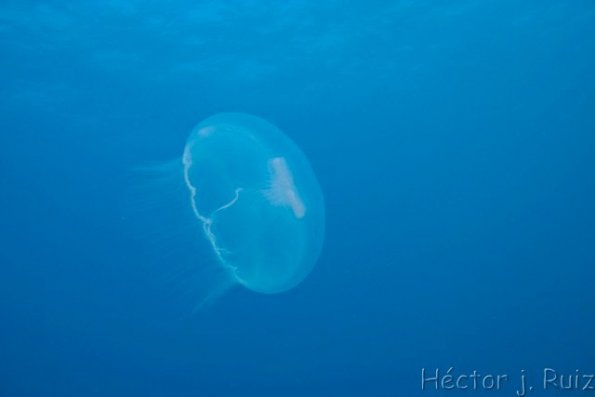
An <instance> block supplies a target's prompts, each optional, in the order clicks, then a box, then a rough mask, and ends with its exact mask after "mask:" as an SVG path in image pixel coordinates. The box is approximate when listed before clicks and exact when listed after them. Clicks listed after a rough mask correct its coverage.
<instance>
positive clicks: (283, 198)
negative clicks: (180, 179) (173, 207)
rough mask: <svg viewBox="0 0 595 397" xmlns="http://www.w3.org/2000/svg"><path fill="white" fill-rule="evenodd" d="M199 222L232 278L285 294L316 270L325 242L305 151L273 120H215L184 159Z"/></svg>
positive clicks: (235, 116)
mask: <svg viewBox="0 0 595 397" xmlns="http://www.w3.org/2000/svg"><path fill="white" fill-rule="evenodd" d="M182 163H183V168H184V182H185V185H186V187H187V189H188V192H189V194H190V204H191V206H192V210H193V213H194V215H195V217H196V219H197V220H198V221H199V222H200V223H201V224H202V229H203V231H204V234H205V237H206V238H207V239H208V241H209V242H210V245H211V247H212V249H213V252H214V254H215V256H216V257H217V260H218V262H219V265H220V266H222V268H223V269H225V271H226V273H227V274H228V276H229V278H230V279H231V280H232V281H233V282H236V283H238V284H240V285H242V286H244V287H246V288H248V289H250V290H252V291H255V292H259V293H266V294H273V293H280V292H283V291H287V290H289V289H291V288H293V287H295V286H296V285H298V284H299V283H300V282H301V281H302V280H304V278H305V277H306V276H307V275H308V274H309V273H310V271H311V270H312V268H313V267H314V265H315V263H316V261H317V259H318V256H319V254H320V250H321V248H322V243H323V239H324V223H325V219H324V216H325V215H324V199H323V195H322V191H321V189H320V186H319V184H318V181H317V179H316V176H315V174H314V172H313V170H312V168H311V166H310V164H309V162H308V160H307V159H306V157H305V155H304V154H303V153H302V151H301V150H300V149H299V148H298V147H297V145H296V144H295V143H294V142H293V141H292V140H291V139H290V138H289V137H287V136H286V135H285V134H284V133H283V132H282V131H281V130H279V129H278V128H277V127H275V126H274V125H272V124H270V123H268V122H267V121H265V120H263V119H261V118H258V117H255V116H251V115H247V114H241V113H222V114H217V115H215V116H212V117H209V118H207V119H206V120H204V121H202V122H201V123H200V124H198V125H197V126H196V127H195V128H194V129H193V131H192V132H191V134H190V136H189V138H188V140H187V142H186V146H185V148H184V154H183V157H182Z"/></svg>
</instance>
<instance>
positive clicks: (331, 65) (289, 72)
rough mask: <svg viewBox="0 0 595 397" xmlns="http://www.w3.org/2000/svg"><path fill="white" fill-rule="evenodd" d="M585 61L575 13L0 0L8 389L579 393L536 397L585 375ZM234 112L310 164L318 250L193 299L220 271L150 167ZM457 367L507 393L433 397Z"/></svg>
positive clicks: (588, 272) (581, 2)
mask: <svg viewBox="0 0 595 397" xmlns="http://www.w3.org/2000/svg"><path fill="white" fill-rule="evenodd" d="M594 71H595V3H594V2H592V1H586V0H570V1H550V0H543V1H511V0H503V1H492V0H486V1H479V0H456V1H450V2H441V1H379V2H373V1H370V2H364V1H359V2H357V1H350V2H340V1H320V2H315V1H293V0H289V1H258V0H241V1H229V2H223V1H185V0H182V1H173V2H157V1H140V0H109V1H108V0H106V1H86V2H67V1H12V0H3V1H2V2H1V3H0V109H1V111H0V177H1V184H0V204H1V205H0V237H1V239H0V396H416V395H435V394H439V395H441V394H454V395H484V394H489V395H502V396H507V395H510V396H514V395H516V394H515V393H516V390H517V389H518V383H519V382H518V381H517V380H518V379H519V374H520V373H521V370H526V371H527V373H528V374H529V376H531V377H532V379H533V380H534V381H535V383H536V388H535V390H534V391H532V393H531V394H529V395H532V396H540V395H567V394H568V393H571V392H570V391H561V390H554V389H550V390H541V388H540V387H537V386H538V385H539V380H538V379H539V377H540V376H541V373H542V371H543V369H544V368H546V367H548V368H553V369H555V370H556V371H558V372H559V373H570V374H574V373H575V371H576V370H579V371H580V372H581V373H586V374H593V373H595V338H594V335H595V316H594V315H593V313H594V308H595V288H594V285H595V77H594V76H595V75H594ZM224 111H238V112H245V113H249V114H254V115H256V116H259V117H262V118H264V119H265V120H268V121H269V122H271V123H273V124H274V125H276V126H277V127H279V128H280V129H281V130H282V131H283V132H284V133H285V134H286V135H288V136H289V137H290V138H291V139H292V140H293V141H294V142H296V144H297V145H298V146H299V147H300V148H301V150H302V151H303V152H304V153H305V154H306V156H307V157H308V159H309V161H310V163H311V165H312V168H313V169H314V171H315V173H316V175H317V178H318V181H319V182H320V185H321V187H322V191H323V193H324V197H325V202H326V232H325V242H324V247H323V250H322V253H321V256H320V258H319V260H318V263H317V265H316V266H315V268H314V269H313V271H312V273H311V274H310V275H309V276H308V277H307V278H306V279H305V280H304V281H303V282H302V283H301V284H300V285H299V286H297V287H296V288H294V289H292V290H291V291H288V292H286V293H282V294H278V295H259V294H256V293H253V292H250V291H248V290H246V289H242V288H235V289H232V290H230V291H229V292H228V293H226V294H224V295H223V296H221V297H220V298H219V299H217V300H216V301H215V302H213V303H212V304H210V305H209V307H208V308H205V309H204V310H203V309H200V310H196V305H197V303H198V302H200V299H202V298H204V297H201V291H200V290H199V289H200V288H203V287H204V286H201V287H200V288H199V286H200V285H201V284H203V283H204V280H203V279H202V278H201V268H203V267H204V266H206V265H209V264H210V265H212V264H213V263H214V262H215V258H214V255H213V253H212V252H211V251H210V249H209V246H208V244H207V243H206V241H205V239H204V237H203V236H202V235H201V234H199V233H198V234H197V233H194V231H193V229H192V225H194V221H195V220H193V219H191V216H190V217H189V218H186V217H185V215H183V214H186V212H185V211H187V209H188V208H186V207H185V205H187V204H188V202H187V201H186V199H187V192H184V191H183V190H181V191H180V190H175V189H173V190H172V191H171V192H169V191H164V190H166V189H163V188H161V187H160V186H159V183H155V184H153V183H154V182H155V181H154V180H153V179H152V178H153V176H152V175H151V173H150V172H148V173H146V172H139V169H142V168H143V167H144V166H145V165H147V164H156V163H161V162H168V161H170V160H172V159H175V158H179V157H180V156H181V154H182V150H183V148H184V143H185V141H186V138H187V136H188V134H189V133H190V131H191V130H192V128H193V127H194V126H195V125H196V124H197V123H198V122H200V121H201V120H203V119H205V118H206V117H208V116H210V115H212V114H215V113H219V112H224ZM139 186H140V189H139V188H137V187H139ZM139 191H141V192H142V193H141V194H138V192H139ZM180 194H181V196H179V197H182V198H181V200H178V198H179V197H178V195H180ZM170 195H171V196H172V197H173V199H172V200H171V201H169V198H167V197H166V198H163V197H162V196H170ZM155 207H157V210H155ZM173 213H177V214H179V215H175V216H170V215H171V214H173ZM254 227H258V225H254ZM195 286H196V288H194V287H195ZM450 367H454V370H453V373H454V374H461V373H471V372H472V371H473V370H477V371H479V372H481V373H482V374H487V373H492V374H509V377H510V378H511V381H510V382H509V384H508V385H507V386H506V387H505V388H503V389H502V390H500V391H495V390H477V391H471V390H444V389H441V390H438V391H436V390H435V389H434V387H433V386H432V384H431V383H429V384H427V385H426V389H425V390H422V388H421V371H422V369H423V368H425V369H426V370H427V371H430V372H431V373H433V371H435V370H436V369H437V368H439V369H440V372H441V373H446V371H447V370H448V369H449V368H450ZM581 393H583V394H584V393H587V392H582V391H577V392H576V393H573V395H581Z"/></svg>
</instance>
